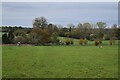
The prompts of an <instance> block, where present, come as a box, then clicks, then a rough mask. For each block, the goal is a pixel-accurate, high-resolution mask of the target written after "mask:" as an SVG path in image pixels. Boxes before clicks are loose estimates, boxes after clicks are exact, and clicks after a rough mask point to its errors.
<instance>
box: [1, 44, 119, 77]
mask: <svg viewBox="0 0 120 80" xmlns="http://www.w3.org/2000/svg"><path fill="white" fill-rule="evenodd" d="M104 43H106V44H107V42H104ZM2 48H3V54H2V58H3V68H2V70H3V74H2V75H3V77H5V78H6V77H7V78H10V77H11V78H20V77H22V78H117V77H118V46H117V45H112V46H109V45H105V46H103V48H102V49H100V48H98V47H96V46H93V45H91V46H20V47H19V46H3V47H2Z"/></svg>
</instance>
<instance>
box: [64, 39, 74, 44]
mask: <svg viewBox="0 0 120 80" xmlns="http://www.w3.org/2000/svg"><path fill="white" fill-rule="evenodd" d="M65 43H66V45H72V44H73V40H71V39H67V40H66V41H65Z"/></svg>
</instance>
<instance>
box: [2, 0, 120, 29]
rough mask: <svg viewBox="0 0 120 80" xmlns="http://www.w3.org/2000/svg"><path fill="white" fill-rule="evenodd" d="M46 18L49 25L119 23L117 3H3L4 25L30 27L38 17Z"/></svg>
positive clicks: (109, 24)
mask: <svg viewBox="0 0 120 80" xmlns="http://www.w3.org/2000/svg"><path fill="white" fill-rule="evenodd" d="M41 16H44V17H45V18H46V19H47V20H48V22H49V23H54V24H61V25H63V26H66V25H67V24H69V23H73V24H74V25H77V24H78V23H84V22H90V23H92V24H95V23H96V22H99V21H103V22H106V23H107V24H108V26H111V25H113V24H117V23H118V3H117V2H58V3H57V2H3V3H2V25H17V26H30V27H32V22H33V20H34V19H35V18H36V17H41Z"/></svg>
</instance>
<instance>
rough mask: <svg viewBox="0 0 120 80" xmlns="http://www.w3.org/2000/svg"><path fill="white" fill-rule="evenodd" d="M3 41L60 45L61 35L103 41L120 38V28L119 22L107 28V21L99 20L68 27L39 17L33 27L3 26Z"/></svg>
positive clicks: (69, 42)
mask: <svg viewBox="0 0 120 80" xmlns="http://www.w3.org/2000/svg"><path fill="white" fill-rule="evenodd" d="M2 32H3V33H4V34H3V35H2V43H3V44H16V43H17V42H21V43H24V44H33V45H54V44H55V45H59V44H61V41H60V39H59V37H68V38H75V39H80V44H82V43H81V42H82V41H84V42H86V41H87V40H91V41H96V42H98V41H99V42H102V40H111V41H112V40H120V36H119V35H120V28H119V27H118V25H117V24H113V26H111V27H109V28H107V24H106V23H105V22H97V23H96V25H93V24H91V23H89V22H86V23H83V24H82V23H79V24H78V25H76V26H75V25H74V24H72V23H70V24H67V27H64V26H62V25H56V24H52V23H49V22H48V21H47V19H46V18H45V17H38V18H35V19H34V20H33V28H23V27H22V26H18V27H17V26H15V27H11V26H2ZM65 43H66V45H69V44H73V41H72V40H66V41H65Z"/></svg>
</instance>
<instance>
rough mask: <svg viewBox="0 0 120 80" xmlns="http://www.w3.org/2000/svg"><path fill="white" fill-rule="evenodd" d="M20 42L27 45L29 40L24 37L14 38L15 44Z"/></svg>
mask: <svg viewBox="0 0 120 80" xmlns="http://www.w3.org/2000/svg"><path fill="white" fill-rule="evenodd" d="M18 42H20V43H22V44H25V43H27V39H26V38H24V37H22V36H18V37H16V38H14V43H18Z"/></svg>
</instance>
